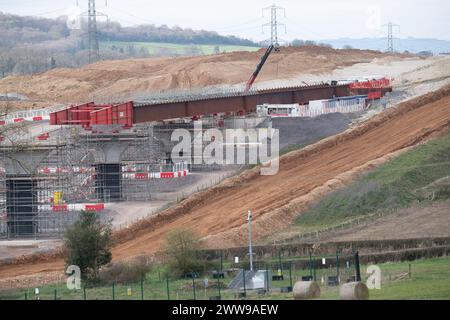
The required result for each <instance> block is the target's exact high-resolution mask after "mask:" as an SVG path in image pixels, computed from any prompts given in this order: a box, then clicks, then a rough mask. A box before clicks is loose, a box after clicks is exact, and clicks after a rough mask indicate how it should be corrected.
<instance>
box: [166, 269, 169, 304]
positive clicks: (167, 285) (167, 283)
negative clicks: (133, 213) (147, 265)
mask: <svg viewBox="0 0 450 320" xmlns="http://www.w3.org/2000/svg"><path fill="white" fill-rule="evenodd" d="M166 288H167V300H170V292H169V275H167V276H166Z"/></svg>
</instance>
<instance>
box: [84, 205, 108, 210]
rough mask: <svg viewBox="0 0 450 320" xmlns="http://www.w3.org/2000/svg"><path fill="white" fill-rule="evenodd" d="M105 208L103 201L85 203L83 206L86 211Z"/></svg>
mask: <svg viewBox="0 0 450 320" xmlns="http://www.w3.org/2000/svg"><path fill="white" fill-rule="evenodd" d="M104 209H105V204H104V203H99V204H87V205H85V206H84V210H85V211H88V212H99V211H102V210H104Z"/></svg>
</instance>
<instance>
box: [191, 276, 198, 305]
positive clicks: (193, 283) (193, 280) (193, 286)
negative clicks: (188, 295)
mask: <svg viewBox="0 0 450 320" xmlns="http://www.w3.org/2000/svg"><path fill="white" fill-rule="evenodd" d="M191 275H192V290H193V291H194V300H197V299H196V296H195V278H194V271H192V273H191Z"/></svg>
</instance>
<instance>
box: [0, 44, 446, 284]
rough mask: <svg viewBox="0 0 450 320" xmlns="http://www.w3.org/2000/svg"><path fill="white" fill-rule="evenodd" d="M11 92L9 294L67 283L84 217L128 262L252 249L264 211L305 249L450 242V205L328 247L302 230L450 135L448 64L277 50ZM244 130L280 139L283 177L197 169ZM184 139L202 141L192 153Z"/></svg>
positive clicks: (233, 168)
mask: <svg viewBox="0 0 450 320" xmlns="http://www.w3.org/2000/svg"><path fill="white" fill-rule="evenodd" d="M249 77H250V79H249ZM246 81H247V82H246ZM2 92H9V93H15V94H17V95H16V96H15V97H16V98H15V99H8V100H5V101H0V107H1V108H2V114H3V116H2V117H1V118H0V284H3V285H5V286H6V284H7V283H8V286H9V285H10V286H11V287H12V286H13V285H11V284H10V283H11V281H13V280H12V279H14V281H15V282H14V283H15V284H16V285H17V286H18V287H21V286H23V284H22V285H21V284H20V283H21V282H24V283H27V284H28V283H33V280H32V279H33V278H36V275H39V276H40V278H39V279H40V280H42V277H43V278H45V279H46V280H45V281H46V282H48V283H51V282H52V281H56V280H55V279H56V278H58V279H60V276H57V277H56V276H55V275H56V274H58V273H61V270H63V268H64V260H63V258H62V256H61V252H60V249H61V245H62V241H63V237H64V234H65V232H66V230H67V229H68V228H69V227H70V226H72V225H73V224H74V223H75V222H76V221H77V220H78V218H79V215H80V212H82V211H87V212H96V213H98V214H99V216H100V217H101V219H102V221H112V226H113V238H114V246H113V247H112V255H113V261H127V260H130V259H133V258H135V257H139V256H149V257H153V258H154V259H157V257H158V256H159V254H160V251H161V250H162V248H163V246H164V239H165V236H166V235H167V234H169V233H170V232H171V231H172V230H178V229H189V230H192V231H193V232H195V234H197V235H199V236H200V237H201V238H202V240H204V249H205V250H206V249H209V250H219V249H223V250H232V248H240V247H245V246H246V245H247V244H248V243H247V242H248V225H247V221H246V218H247V211H248V210H251V212H252V228H253V229H252V232H253V234H252V236H253V241H254V244H256V245H261V246H263V245H264V246H266V245H272V244H283V245H288V244H292V243H293V241H294V240H292V239H296V240H295V241H297V240H298V239H304V238H303V235H301V234H306V232H308V231H312V232H311V233H312V237H313V239H316V240H311V241H317V243H319V242H320V241H322V242H325V241H327V242H329V241H357V240H358V241H363V240H374V241H375V240H380V241H381V240H383V241H387V240H398V239H409V238H427V239H428V238H434V237H449V236H450V234H449V232H450V224H449V217H448V214H449V212H450V211H449V210H448V206H447V205H446V203H444V204H438V205H436V206H435V207H432V208H433V209H432V210H431V209H426V208H425V209H420V210H419V209H418V210H413V209H404V211H402V212H403V213H402V214H404V215H405V217H404V216H402V215H399V216H395V217H393V218H383V219H384V220H383V219H381V220H377V222H376V223H378V224H369V225H368V227H367V229H364V228H360V227H358V228H359V229H351V230H350V231H348V232H346V231H337V232H336V230H335V229H332V228H331V229H330V230H331V231H333V232H332V233H330V232H328V233H324V234H323V235H321V236H320V237H319V232H318V231H317V230H312V229H311V230H309V229H307V228H304V229H301V230H300V229H299V227H298V226H297V225H296V221H297V219H299V217H300V216H301V215H302V213H304V212H306V211H307V210H309V209H310V208H311V207H313V206H315V205H317V203H320V202H321V200H323V199H325V198H326V197H327V196H328V195H330V194H333V192H336V191H338V190H340V189H342V188H344V187H347V186H349V185H351V184H352V183H353V182H354V181H356V180H357V179H359V178H360V177H361V176H364V175H365V174H367V172H371V170H374V169H376V168H379V167H381V166H383V165H384V164H386V163H388V162H389V161H391V160H392V159H396V158H397V157H398V156H400V155H402V154H405V153H407V152H408V151H410V150H414V149H415V148H417V146H420V145H423V144H426V143H428V142H430V141H434V139H437V138H440V137H443V136H445V135H447V134H448V132H449V129H450V58H449V57H448V56H434V57H426V58H425V57H419V56H416V55H413V54H407V53H403V54H400V53H394V52H387V53H382V52H378V51H370V50H356V49H340V50H337V49H332V48H327V47H319V46H303V47H299V48H294V47H287V46H286V47H285V46H279V45H278V43H277V42H276V43H274V44H271V45H270V46H269V47H268V48H267V49H266V48H263V49H261V50H259V51H257V52H233V53H219V54H214V55H208V56H195V57H177V58H148V59H133V60H121V61H98V62H95V63H92V64H89V65H87V66H85V67H82V68H79V69H54V70H50V71H47V72H44V73H38V74H33V75H22V76H8V77H6V78H4V79H1V80H0V93H2ZM199 122H201V128H200V130H198V128H197V127H196V124H197V123H199ZM229 129H241V130H243V131H244V132H247V131H250V130H253V129H255V130H264V132H270V131H271V130H278V131H279V149H280V150H279V152H280V156H279V159H277V160H278V161H279V171H278V172H277V173H276V174H275V175H267V176H266V175H261V174H260V173H261V166H262V165H263V164H262V163H257V164H255V165H253V163H244V164H241V163H236V161H229V162H226V163H221V164H218V163H213V162H212V161H210V160H211V159H205V158H204V156H203V158H202V159H201V160H200V161H197V160H198V159H197V158H196V157H197V156H198V155H197V154H196V152H195V149H196V148H200V150H204V149H205V148H207V146H208V145H209V144H211V143H213V142H215V139H217V136H216V135H213V136H211V135H210V134H209V133H210V132H219V133H221V134H222V135H223V136H226V133H225V132H226V131H227V130H229ZM177 130H185V131H187V132H189V133H190V134H192V135H193V136H194V139H192V141H189V148H188V149H189V150H188V151H189V152H187V154H184V153H183V152H178V153H177V155H178V156H176V155H174V153H173V150H174V148H175V146H176V145H177V143H178V142H179V141H178V139H174V138H173V135H174V132H176V131H177ZM211 130H216V131H211ZM196 134H200V135H201V137H202V138H201V140H200V143H199V142H198V141H199V140H198V139H195V135H196ZM269 140H270V141H272V140H271V139H269ZM252 143H253V141H250V140H248V141H243V142H242V143H240V142H239V141H237V140H236V141H235V140H232V141H226V143H225V144H231V145H232V148H233V150H234V151H233V160H234V159H235V156H236V157H237V154H238V150H241V149H242V150H244V153H245V158H246V159H247V158H249V157H250V156H249V152H250V151H249V150H250V148H251V144H252ZM271 143H272V142H271ZM225 144H224V145H221V146H220V148H222V150H225V149H224V148H225ZM185 153H186V150H185ZM224 153H225V152H224ZM211 158H213V156H212V155H211ZM271 160H272V161H273V160H274V159H271ZM439 178H440V179H444V178H445V179H448V175H447V177H439ZM440 181H441V183H442V180H440ZM446 181H448V180H446ZM408 210H410V211H408ZM429 210H431V211H429ZM408 214H411V217H412V216H414V220H415V221H416V220H417V221H423V223H411V220H410V218H408V217H410V216H408ZM431 214H432V217H433V218H432V219H431V220H432V221H430V219H429V218H427V215H431ZM390 219H392V221H391V220H390ZM411 219H413V218H411ZM421 219H422V220H421ZM358 221H359V220H358ZM344 222H348V220H345V221H344ZM394 226H395V227H394ZM299 230H300V231H299ZM327 230H328V229H327ZM314 237H315V238H314ZM305 239H306V240H301V241H300V240H299V241H300V242H302V243H304V242H305V241H306V242H307V241H309V240H308V239H310V238H307V237H306V238H305ZM446 248H448V247H446ZM236 255H237V254H236ZM232 256H233V255H232V254H230V259H231V257H232ZM243 259H246V258H243ZM46 277H47V278H46ZM55 277H56V278H55ZM244 278H245V273H244ZM30 279H31V280H30ZM244 282H245V280H244ZM244 286H245V284H244ZM0 287H1V285H0Z"/></svg>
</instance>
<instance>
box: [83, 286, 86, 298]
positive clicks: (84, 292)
mask: <svg viewBox="0 0 450 320" xmlns="http://www.w3.org/2000/svg"><path fill="white" fill-rule="evenodd" d="M83 299H84V300H86V287H83Z"/></svg>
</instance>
